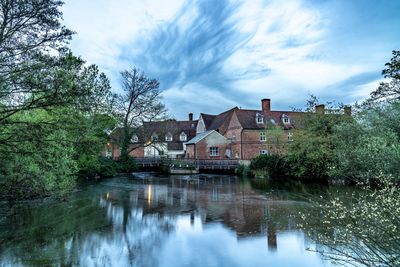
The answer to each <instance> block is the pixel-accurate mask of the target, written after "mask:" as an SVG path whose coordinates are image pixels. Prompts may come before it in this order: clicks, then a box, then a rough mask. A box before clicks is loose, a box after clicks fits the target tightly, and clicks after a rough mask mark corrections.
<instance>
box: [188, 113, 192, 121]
mask: <svg viewBox="0 0 400 267" xmlns="http://www.w3.org/2000/svg"><path fill="white" fill-rule="evenodd" d="M192 120H193V113H189V121H192Z"/></svg>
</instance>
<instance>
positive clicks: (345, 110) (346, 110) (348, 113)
mask: <svg viewBox="0 0 400 267" xmlns="http://www.w3.org/2000/svg"><path fill="white" fill-rule="evenodd" d="M344 114H346V115H347V116H350V117H351V106H345V107H344Z"/></svg>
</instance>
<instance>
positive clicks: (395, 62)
mask: <svg viewBox="0 0 400 267" xmlns="http://www.w3.org/2000/svg"><path fill="white" fill-rule="evenodd" d="M392 54H393V57H392V58H391V59H390V62H388V63H386V64H385V66H386V69H384V70H383V71H382V75H383V77H385V78H387V79H390V81H388V82H382V83H381V84H380V85H379V87H378V89H376V90H375V91H373V92H372V93H371V97H370V98H369V99H368V100H367V101H366V103H365V104H371V103H373V102H377V101H382V100H384V101H389V102H393V101H399V100H400V51H396V50H394V51H393V52H392Z"/></svg>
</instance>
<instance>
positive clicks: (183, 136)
mask: <svg viewBox="0 0 400 267" xmlns="http://www.w3.org/2000/svg"><path fill="white" fill-rule="evenodd" d="M179 139H180V140H181V141H186V140H187V135H186V134H185V133H184V132H182V133H181V135H180V136H179Z"/></svg>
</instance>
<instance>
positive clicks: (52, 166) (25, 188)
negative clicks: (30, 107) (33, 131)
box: [0, 111, 77, 199]
mask: <svg viewBox="0 0 400 267" xmlns="http://www.w3.org/2000/svg"><path fill="white" fill-rule="evenodd" d="M18 117H24V119H27V120H31V121H32V122H37V121H38V120H42V119H43V118H45V117H49V115H48V114H47V113H46V112H39V111H35V112H29V113H26V114H24V115H22V116H21V115H19V116H18ZM49 119H50V118H49ZM26 135H27V133H25V132H21V133H19V135H18V136H17V137H18V138H19V139H21V140H23V139H24V138H26ZM42 135H43V136H42V138H43V140H46V142H45V144H43V143H42V142H41V141H38V140H36V139H35V140H32V141H31V142H22V143H20V144H17V145H18V146H19V147H18V149H17V150H16V151H12V152H11V153H9V154H8V155H7V158H3V157H1V158H0V163H1V168H0V183H1V187H0V188H1V197H2V198H7V199H18V198H31V197H35V196H46V195H50V194H56V195H60V196H61V195H64V194H66V193H68V192H70V191H71V190H72V189H73V188H74V185H75V173H76V171H77V164H76V162H75V161H74V160H73V155H74V152H75V151H74V147H73V146H72V145H71V144H70V143H68V142H62V141H60V140H65V139H66V138H67V136H68V133H67V132H66V131H65V130H63V129H58V130H56V131H53V132H51V133H46V132H43V133H42Z"/></svg>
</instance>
